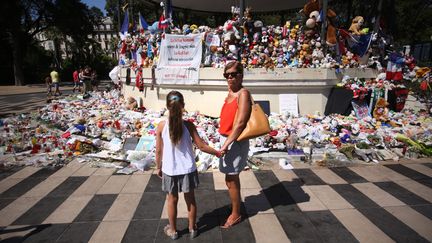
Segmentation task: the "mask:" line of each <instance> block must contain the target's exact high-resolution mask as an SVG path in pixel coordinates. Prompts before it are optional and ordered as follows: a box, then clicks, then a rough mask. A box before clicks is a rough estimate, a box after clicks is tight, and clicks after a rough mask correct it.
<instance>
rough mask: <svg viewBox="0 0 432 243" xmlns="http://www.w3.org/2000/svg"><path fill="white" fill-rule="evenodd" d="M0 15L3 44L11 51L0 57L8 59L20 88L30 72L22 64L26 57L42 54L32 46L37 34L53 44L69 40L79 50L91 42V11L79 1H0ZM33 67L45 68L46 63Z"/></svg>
mask: <svg viewBox="0 0 432 243" xmlns="http://www.w3.org/2000/svg"><path fill="white" fill-rule="evenodd" d="M0 16H2V21H1V23H0V27H1V28H2V30H3V31H4V34H3V37H4V38H5V39H4V43H5V44H6V45H7V46H6V48H9V50H10V51H11V55H5V56H2V57H1V58H5V59H6V58H9V60H8V61H9V62H11V63H13V65H12V67H13V73H14V80H15V85H24V84H25V83H26V78H28V77H31V76H32V75H31V74H32V70H34V69H33V68H30V69H29V68H27V67H28V66H27V65H25V62H26V60H27V58H30V56H31V55H33V54H34V53H39V54H40V55H42V52H40V51H39V50H38V48H37V46H36V45H37V43H38V39H37V38H36V36H37V35H38V34H40V33H44V34H45V35H51V37H52V39H53V40H54V43H55V44H56V41H60V40H66V42H67V40H68V38H70V40H71V41H72V42H74V43H75V44H76V46H77V47H78V50H81V49H83V47H84V46H86V45H89V43H90V44H91V43H92V41H91V40H90V39H89V37H88V35H90V34H92V32H93V25H94V24H95V23H96V22H95V21H97V19H96V17H95V15H94V12H92V11H90V10H89V9H88V7H87V6H86V5H85V4H83V3H82V2H80V0H20V1H16V0H5V1H1V2H0ZM35 48H36V49H35ZM31 50H32V51H31ZM32 53H33V54H32ZM29 55H30V56H29ZM42 56H43V55H42ZM10 57H12V60H10ZM33 57H34V55H33ZM30 59H31V58H30ZM5 61H6V60H2V62H5ZM33 65H46V66H49V65H50V63H43V64H41V63H33ZM29 74H30V75H29Z"/></svg>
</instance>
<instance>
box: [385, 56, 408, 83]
mask: <svg viewBox="0 0 432 243" xmlns="http://www.w3.org/2000/svg"><path fill="white" fill-rule="evenodd" d="M404 63H405V58H404V57H403V56H402V55H400V54H399V53H396V52H392V53H391V54H390V55H389V60H388V62H387V70H386V80H391V81H401V80H402V78H403V75H402V65H403V64H404Z"/></svg>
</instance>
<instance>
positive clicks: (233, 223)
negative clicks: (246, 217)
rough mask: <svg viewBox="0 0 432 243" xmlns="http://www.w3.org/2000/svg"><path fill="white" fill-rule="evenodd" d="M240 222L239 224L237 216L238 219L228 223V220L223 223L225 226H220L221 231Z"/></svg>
mask: <svg viewBox="0 0 432 243" xmlns="http://www.w3.org/2000/svg"><path fill="white" fill-rule="evenodd" d="M240 222H241V216H239V217H238V218H236V219H234V220H232V221H230V220H229V218H228V219H227V221H226V222H225V224H224V225H222V226H221V228H222V229H229V228H231V227H233V226H234V225H236V224H238V223H240Z"/></svg>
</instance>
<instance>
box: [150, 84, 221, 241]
mask: <svg viewBox="0 0 432 243" xmlns="http://www.w3.org/2000/svg"><path fill="white" fill-rule="evenodd" d="M184 105H185V104H184V99H183V95H182V94H181V93H180V92H178V91H171V92H169V93H168V96H167V99H166V106H167V108H168V111H169V118H168V120H167V121H162V122H160V123H159V125H158V127H157V130H156V164H157V169H158V171H157V172H158V176H159V177H161V178H162V190H163V191H165V192H167V193H168V219H169V225H167V226H165V228H164V232H165V234H166V235H167V236H168V237H170V238H171V239H173V240H175V239H177V238H178V234H177V228H176V219H177V202H178V193H179V192H183V193H184V198H185V201H186V205H187V209H188V217H189V232H190V237H191V238H194V237H196V235H197V227H196V210H197V207H196V203H195V194H194V189H195V188H196V187H197V186H198V183H199V180H198V172H197V168H196V165H195V159H194V158H195V156H194V152H193V148H192V141H193V142H194V143H195V144H196V145H197V147H198V148H199V149H200V150H201V151H203V152H206V153H209V154H213V155H216V156H218V157H220V156H221V153H220V152H219V151H217V150H215V149H213V148H212V147H210V146H208V145H207V144H206V143H205V142H204V141H203V140H202V139H201V138H200V136H199V135H198V132H197V130H196V128H195V125H194V124H193V123H192V122H188V121H184V120H183V119H182V116H183V109H184Z"/></svg>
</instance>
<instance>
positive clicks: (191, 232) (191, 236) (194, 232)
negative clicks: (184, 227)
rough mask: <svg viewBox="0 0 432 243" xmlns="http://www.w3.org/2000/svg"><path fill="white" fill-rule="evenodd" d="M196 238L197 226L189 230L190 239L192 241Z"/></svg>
mask: <svg viewBox="0 0 432 243" xmlns="http://www.w3.org/2000/svg"><path fill="white" fill-rule="evenodd" d="M197 236H198V227H197V225H195V227H194V228H193V229H189V237H190V238H191V239H193V238H195V237H197Z"/></svg>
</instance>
